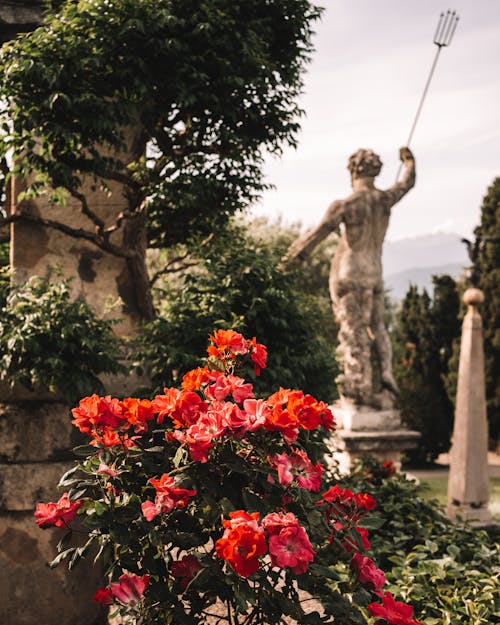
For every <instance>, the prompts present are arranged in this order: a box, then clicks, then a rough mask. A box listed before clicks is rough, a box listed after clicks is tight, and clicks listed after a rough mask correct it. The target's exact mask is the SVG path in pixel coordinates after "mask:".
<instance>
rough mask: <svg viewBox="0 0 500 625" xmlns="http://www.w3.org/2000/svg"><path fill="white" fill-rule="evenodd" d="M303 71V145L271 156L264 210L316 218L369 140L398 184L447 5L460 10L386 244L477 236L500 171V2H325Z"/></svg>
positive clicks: (385, 183) (386, 182) (339, 191)
mask: <svg viewBox="0 0 500 625" xmlns="http://www.w3.org/2000/svg"><path fill="white" fill-rule="evenodd" d="M322 4H323V6H325V7H326V11H325V13H324V16H323V19H322V21H321V23H318V24H317V28H316V33H317V34H316V36H315V45H316V52H315V54H314V57H313V61H312V63H311V65H310V66H309V70H308V73H307V76H306V82H305V93H304V96H303V99H302V107H303V108H304V110H305V112H306V117H305V118H304V119H303V122H302V132H301V134H300V137H299V142H300V144H299V148H298V149H297V150H287V151H286V152H285V153H284V155H283V158H282V159H281V160H271V159H270V160H269V161H268V163H267V167H266V172H267V179H268V181H269V182H271V183H273V184H274V185H275V186H276V189H275V190H274V191H270V192H268V193H266V194H265V195H264V197H263V200H262V203H261V204H260V205H259V206H257V207H255V211H254V212H255V213H256V214H265V215H269V216H271V217H276V216H278V215H280V214H281V215H282V216H283V218H284V220H285V222H297V221H301V222H302V223H303V224H304V226H305V227H310V226H312V225H314V224H316V223H317V222H318V221H319V220H320V219H321V217H322V215H323V213H324V211H325V210H326V208H327V206H328V204H329V203H330V202H331V201H332V200H334V199H336V198H341V197H345V196H346V195H348V194H349V193H350V179H349V175H348V171H347V169H346V165H347V159H348V157H349V156H350V154H352V153H353V152H354V151H356V150H357V149H358V148H360V147H364V148H371V149H373V150H374V151H375V152H377V153H378V154H379V155H380V156H381V158H382V161H383V163H384V167H383V169H382V172H381V174H380V176H379V177H378V179H377V186H379V187H380V188H386V187H389V186H391V185H392V184H393V183H394V180H395V176H396V172H397V168H398V165H399V158H398V151H399V147H400V146H402V145H404V144H405V142H406V140H407V138H408V134H409V132H410V128H411V124H412V121H413V118H414V115H415V113H416V109H417V106H418V103H419V100H420V97H421V95H422V91H423V88H424V85H425V82H426V80H427V76H428V74H429V71H430V68H431V65H432V61H433V59H434V56H435V54H436V50H437V47H436V46H435V45H434V44H433V43H432V40H433V37H434V32H435V29H436V26H437V23H438V18H439V14H440V12H441V11H442V10H445V11H446V9H448V8H450V9H455V10H457V12H458V14H459V15H460V21H459V23H458V27H457V30H456V32H455V36H454V39H453V41H452V43H451V45H450V46H449V47H448V48H443V50H442V51H441V54H440V58H439V61H438V64H437V69H436V72H435V74H434V78H433V80H432V83H431V86H430V90H429V93H428V96H427V99H426V101H425V104H424V108H423V111H422V114H421V117H420V121H419V123H418V126H417V128H416V132H415V135H414V139H413V141H412V144H411V148H412V150H413V151H414V154H415V157H416V162H417V184H416V186H415V188H414V189H413V190H412V191H410V193H409V194H408V195H407V196H406V197H405V198H403V200H401V202H400V203H399V204H398V205H397V206H396V207H395V209H394V211H393V216H392V217H391V224H390V226H389V231H388V233H387V239H388V240H396V239H400V238H404V237H408V236H416V235H421V234H426V233H429V232H436V231H445V232H456V233H458V234H460V235H465V236H470V235H471V233H472V230H473V228H474V226H475V225H477V223H478V221H479V214H480V211H479V209H480V205H481V201H482V197H483V196H484V194H485V192H486V189H487V187H488V186H489V184H491V182H492V180H493V178H494V177H495V176H498V175H500V0H455V2H454V4H453V5H451V6H446V5H444V4H442V3H441V1H437V0H404V1H403V0H323V2H322Z"/></svg>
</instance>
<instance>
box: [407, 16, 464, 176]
mask: <svg viewBox="0 0 500 625" xmlns="http://www.w3.org/2000/svg"><path fill="white" fill-rule="evenodd" d="M459 19H460V18H459V16H458V14H457V12H456V11H450V10H449V9H448V11H446V14H445V13H441V15H440V16H439V22H438V25H437V28H436V34H435V35H434V43H435V44H436V46H437V50H436V56H435V57H434V61H433V63H432V67H431V71H430V72H429V77H428V78H427V82H426V84H425V88H424V92H423V94H422V97H421V98H420V104H419V105H418V109H417V114H416V115H415V119H414V120H413V125H412V127H411V130H410V134H409V135H408V140H407V141H406V147H410V143H411V140H412V138H413V133H414V132H415V127H416V125H417V122H418V118H419V117H420V113H421V111H422V107H423V105H424V100H425V96H426V95H427V91H429V85H430V84H431V80H432V76H433V75H434V70H435V69H436V65H437V62H438V59H439V55H440V53H441V50H442V49H443V48H446V47H448V46H449V45H450V43H451V40H452V39H453V35H454V34H455V29H456V27H457V23H458V20H459ZM402 167H403V163H401V164H400V166H399V169H398V173H397V175H396V182H397V181H398V179H399V175H400V173H401V168H402Z"/></svg>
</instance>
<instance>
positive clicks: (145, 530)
mask: <svg viewBox="0 0 500 625" xmlns="http://www.w3.org/2000/svg"><path fill="white" fill-rule="evenodd" d="M210 341H211V344H210V346H209V348H208V350H207V351H208V358H207V359H206V363H205V364H204V365H203V366H201V367H198V368H196V369H192V370H191V371H188V372H187V373H186V374H185V376H184V377H183V380H182V385H181V388H165V389H164V390H163V393H162V394H159V395H156V397H154V398H153V399H152V400H149V399H139V398H133V397H129V398H126V399H123V400H120V399H117V398H114V397H111V396H106V397H99V396H97V395H92V396H90V397H86V398H84V399H82V400H81V401H80V404H79V406H78V407H77V408H74V409H73V411H72V414H73V424H74V425H75V426H76V427H77V428H78V429H79V430H80V432H82V433H84V434H86V435H87V436H89V438H90V445H83V446H81V447H80V448H78V449H77V450H75V451H76V452H77V453H78V454H79V455H80V456H82V457H83V458H84V460H82V461H81V462H80V463H79V464H78V465H77V467H76V469H75V470H77V472H76V473H75V470H72V471H70V472H68V474H66V475H65V476H64V477H63V478H62V480H61V485H62V486H63V487H64V488H65V489H67V490H66V492H65V493H64V495H63V496H62V497H61V499H60V500H59V501H58V502H57V503H48V504H38V506H37V509H36V512H35V516H36V519H37V521H36V522H37V523H38V525H39V526H40V527H41V528H44V529H45V528H47V527H50V526H57V527H59V528H68V525H69V524H70V523H71V521H72V520H73V519H74V517H75V516H76V514H79V515H80V517H81V519H82V522H83V524H84V525H87V526H88V528H89V530H90V532H89V536H88V542H87V544H86V545H85V546H84V548H83V549H82V548H80V550H78V549H77V548H74V547H70V548H69V549H66V550H65V551H63V552H62V553H60V554H59V556H58V559H57V561H58V562H59V561H60V560H62V559H64V558H66V557H69V556H71V559H70V565H71V566H72V563H73V562H74V561H76V560H77V559H78V558H79V557H80V555H81V553H83V552H86V551H87V550H88V548H89V547H90V546H91V545H92V543H96V546H97V548H98V549H99V555H100V557H102V558H103V560H104V565H105V568H106V570H107V572H108V575H109V584H108V585H107V586H105V587H102V588H99V589H98V590H97V592H96V593H95V596H94V599H95V601H97V602H98V603H100V604H102V605H109V604H111V603H113V604H114V605H115V607H116V609H117V610H118V612H119V613H120V614H121V615H122V616H124V617H128V616H130V615H133V618H136V617H138V616H140V619H142V620H139V621H138V622H151V623H160V622H162V623H164V622H192V623H193V625H201V624H202V623H204V622H206V617H207V615H210V614H211V613H210V611H207V610H208V609H209V607H210V606H211V604H212V603H213V601H214V600H215V599H216V598H217V597H218V598H219V599H222V600H223V601H224V603H225V604H226V605H227V606H228V608H227V609H228V610H233V613H232V614H230V613H229V612H228V617H227V620H229V621H230V622H233V623H234V624H235V625H238V623H240V622H241V621H240V620H239V619H238V615H243V614H244V615H246V616H245V618H246V619H247V620H248V622H250V620H251V621H252V622H255V623H256V624H258V625H261V624H262V623H266V622H267V623H269V622H276V620H275V614H276V605H277V602H278V603H279V605H280V609H286V610H289V611H288V612H286V616H289V617H292V618H293V620H297V621H299V622H300V621H301V620H304V619H305V616H306V613H305V612H304V611H303V609H302V607H300V606H297V601H296V594H295V593H296V588H297V587H298V588H299V589H300V588H302V589H304V590H309V589H310V588H311V587H314V588H318V589H323V590H324V592H325V593H326V594H325V597H324V598H325V600H326V601H328V593H330V592H331V589H329V588H328V586H327V585H326V584H325V578H324V573H325V571H328V570H329V569H328V568H327V567H331V566H335V565H337V564H339V563H342V565H343V566H344V567H345V569H344V570H348V569H349V568H350V570H351V572H352V573H351V577H352V580H351V581H350V582H349V583H350V584H358V585H361V586H363V587H364V588H365V589H366V590H367V591H368V592H369V593H371V595H372V596H373V598H378V599H379V601H381V603H380V602H379V603H377V602H374V603H371V604H370V606H369V611H370V613H371V614H372V615H373V616H374V617H375V618H377V619H378V623H388V624H390V625H417V621H413V620H412V614H413V612H412V608H411V606H405V604H402V603H399V602H396V601H395V600H394V599H392V596H391V595H390V594H389V593H385V594H383V587H384V585H385V575H384V573H383V571H382V570H381V569H379V568H377V566H376V564H375V562H374V560H373V559H372V558H370V557H369V556H368V555H367V553H366V551H367V550H368V549H369V547H370V542H369V535H368V530H367V529H366V528H364V527H363V526H362V525H361V521H362V519H363V518H364V517H365V516H367V515H368V514H370V512H371V511H372V510H373V509H374V507H375V505H376V503H375V500H374V499H373V498H372V497H371V496H370V495H368V494H366V493H354V492H352V491H351V490H348V489H342V488H341V487H340V486H339V485H338V484H334V485H333V486H330V484H327V485H326V486H324V485H323V481H324V479H325V475H328V473H327V472H326V471H325V468H324V466H323V465H322V463H321V462H320V461H319V458H320V457H321V454H322V453H323V451H324V449H325V448H322V451H321V453H320V451H319V448H320V443H319V442H318V437H312V436H311V432H314V431H315V430H318V429H319V428H322V429H323V430H324V432H325V433H328V432H331V431H332V430H333V429H334V427H335V422H334V417H333V414H332V412H331V410H330V408H329V407H328V406H327V405H326V404H325V403H324V402H321V401H318V400H316V399H315V398H313V397H312V396H310V395H308V394H306V393H304V392H302V391H300V390H296V389H284V388H280V389H279V390H278V391H277V392H275V393H273V394H272V395H270V396H269V397H266V398H257V397H255V395H254V391H253V386H252V384H251V383H250V382H247V381H246V380H245V379H244V378H243V377H239V376H238V375H237V373H236V369H237V367H240V366H242V365H245V363H246V362H248V363H249V364H250V365H251V366H252V368H253V370H254V374H259V373H260V372H261V370H262V369H263V368H264V367H265V365H266V357H267V351H266V348H265V346H263V345H261V344H259V343H257V341H256V340H255V338H252V339H245V338H244V337H243V336H242V335H241V334H239V333H237V332H235V331H233V330H217V331H215V332H214V333H213V334H212V335H211V336H210ZM313 439H314V440H313ZM383 470H390V467H387V468H385V467H384V469H383ZM328 486H330V487H328ZM322 489H323V490H322ZM316 493H321V494H320V495H317V494H316ZM106 558H108V559H106ZM293 576H295V577H293ZM327 577H328V576H327ZM306 578H311V579H312V581H308V579H306ZM332 579H333V578H332ZM332 583H333V582H332ZM339 583H340V582H339ZM229 589H231V590H229ZM339 591H340V592H343V588H342V587H341V586H338V588H337V591H336V592H339ZM348 592H349V593H350V592H351V587H349V589H348ZM277 593H278V594H281V595H284V597H283V600H278V599H277ZM319 600H321V596H319ZM345 601H346V605H347V604H348V603H349V601H350V599H349V598H348V596H347V594H346V598H345ZM190 602H192V605H193V606H196V608H193V609H190V607H189V606H190ZM283 606H284V607H283ZM287 606H288V607H287ZM292 606H293V608H292ZM363 609H365V608H363ZM252 614H253V616H252ZM273 619H274V620H273ZM398 619H399V620H398ZM405 619H406V620H405ZM313 621H314V619H313ZM313 621H311V623H313ZM314 623H316V621H314ZM313 625H314V624H313Z"/></svg>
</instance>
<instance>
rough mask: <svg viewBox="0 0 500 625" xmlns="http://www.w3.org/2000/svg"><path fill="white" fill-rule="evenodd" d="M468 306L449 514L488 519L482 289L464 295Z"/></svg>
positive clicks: (454, 435) (464, 331)
mask: <svg viewBox="0 0 500 625" xmlns="http://www.w3.org/2000/svg"><path fill="white" fill-rule="evenodd" d="M463 300H464V302H465V303H466V304H467V306H468V310H467V313H466V315H465V317H464V321H463V325H462V342H461V345H460V363H459V367H458V384H457V399H456V405H455V424H454V428H453V437H452V446H451V451H450V474H449V478H448V506H447V508H446V511H447V514H448V516H449V517H450V518H452V519H454V518H456V517H458V516H460V517H461V518H462V519H464V520H476V521H480V522H483V523H485V522H488V521H490V520H491V514H490V511H489V510H488V501H489V479H488V422H487V419H486V394H485V382H484V352H483V331H482V321H481V315H480V314H479V312H478V309H477V306H478V305H479V304H481V303H482V302H483V300H484V295H483V293H482V291H480V290H479V289H468V290H467V291H465V293H464V296H463Z"/></svg>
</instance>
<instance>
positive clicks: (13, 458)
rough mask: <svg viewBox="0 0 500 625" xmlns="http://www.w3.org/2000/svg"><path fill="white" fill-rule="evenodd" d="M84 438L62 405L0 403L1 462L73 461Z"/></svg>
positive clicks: (65, 407) (33, 402)
mask: <svg viewBox="0 0 500 625" xmlns="http://www.w3.org/2000/svg"><path fill="white" fill-rule="evenodd" d="M80 439H81V435H80V433H79V432H78V430H77V429H76V428H75V427H74V426H73V425H72V424H71V413H70V411H69V408H68V406H67V405H66V404H62V403H59V402H42V401H25V402H1V403H0V462H42V461H45V460H51V461H54V460H62V459H67V458H71V457H72V455H71V449H72V448H73V447H75V446H76V445H78V444H80V443H81V442H83V441H81V440H80Z"/></svg>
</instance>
